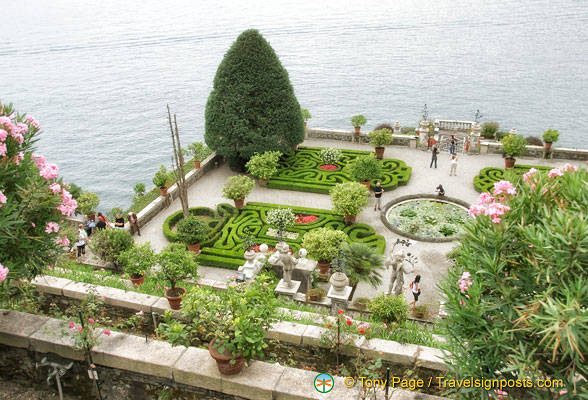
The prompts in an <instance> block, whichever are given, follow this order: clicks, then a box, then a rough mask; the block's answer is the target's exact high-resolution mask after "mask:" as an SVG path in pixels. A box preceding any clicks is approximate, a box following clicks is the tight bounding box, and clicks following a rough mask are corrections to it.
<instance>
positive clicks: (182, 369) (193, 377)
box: [172, 347, 221, 392]
mask: <svg viewBox="0 0 588 400" xmlns="http://www.w3.org/2000/svg"><path fill="white" fill-rule="evenodd" d="M172 373H173V379H174V381H176V382H178V383H183V384H185V385H190V386H196V387H200V388H204V389H209V390H214V391H216V392H220V391H221V373H220V372H219V371H218V368H217V366H216V361H214V359H213V358H212V357H211V356H210V354H209V353H208V350H204V349H198V348H196V347H189V348H188V349H186V351H185V352H184V353H182V355H181V356H180V358H179V359H178V361H176V363H175V364H174V366H173V372H172Z"/></svg>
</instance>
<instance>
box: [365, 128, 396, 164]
mask: <svg viewBox="0 0 588 400" xmlns="http://www.w3.org/2000/svg"><path fill="white" fill-rule="evenodd" d="M368 137H369V138H370V144H371V145H372V146H374V149H375V150H376V158H377V159H378V160H381V159H382V158H384V150H385V147H384V146H386V145H387V144H390V142H391V141H392V131H391V130H390V129H378V130H375V131H373V132H370V133H368Z"/></svg>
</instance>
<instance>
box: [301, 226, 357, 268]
mask: <svg viewBox="0 0 588 400" xmlns="http://www.w3.org/2000/svg"><path fill="white" fill-rule="evenodd" d="M346 240H347V235H345V233H344V232H343V231H339V230H335V229H331V228H327V227H323V228H318V229H314V230H312V231H310V232H307V233H306V234H305V235H304V238H303V239H302V247H304V248H305V249H306V250H307V251H308V253H309V254H310V255H311V257H313V258H315V259H316V260H317V261H319V262H321V263H330V262H331V260H332V259H333V257H335V256H336V255H337V253H338V252H339V249H340V248H341V245H342V244H343V242H344V241H346Z"/></svg>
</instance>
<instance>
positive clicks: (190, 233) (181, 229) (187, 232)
mask: <svg viewBox="0 0 588 400" xmlns="http://www.w3.org/2000/svg"><path fill="white" fill-rule="evenodd" d="M209 232H210V227H209V226H208V224H206V222H204V221H203V220H202V219H200V218H198V217H195V216H193V215H190V216H188V217H187V218H183V219H182V220H181V221H180V222H179V223H178V239H179V240H180V241H181V242H184V243H185V244H189V245H193V244H196V243H200V242H202V241H203V240H204V239H205V238H206V235H208V233H209Z"/></svg>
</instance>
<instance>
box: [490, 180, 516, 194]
mask: <svg viewBox="0 0 588 400" xmlns="http://www.w3.org/2000/svg"><path fill="white" fill-rule="evenodd" d="M492 194H493V195H494V196H498V195H501V194H517V190H516V189H515V187H514V186H513V184H512V183H510V182H509V181H500V182H496V183H494V192H492Z"/></svg>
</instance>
